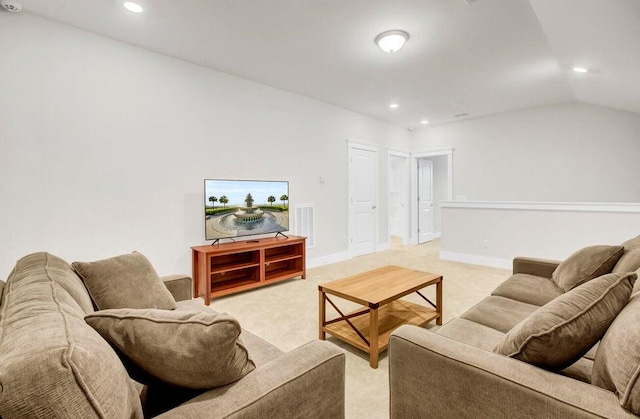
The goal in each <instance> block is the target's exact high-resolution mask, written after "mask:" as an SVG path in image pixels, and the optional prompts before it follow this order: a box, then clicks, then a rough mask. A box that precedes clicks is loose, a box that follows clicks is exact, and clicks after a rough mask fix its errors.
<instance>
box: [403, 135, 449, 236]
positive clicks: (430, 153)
mask: <svg viewBox="0 0 640 419" xmlns="http://www.w3.org/2000/svg"><path fill="white" fill-rule="evenodd" d="M453 151H454V149H453V148H442V149H436V150H426V151H419V152H415V153H411V164H410V168H411V173H410V175H409V179H410V182H411V198H410V200H411V205H410V207H411V228H410V237H409V240H410V243H411V244H418V227H419V223H418V160H419V159H421V158H428V157H437V156H447V196H446V199H445V200H446V201H452V200H453ZM432 181H433V179H432Z"/></svg>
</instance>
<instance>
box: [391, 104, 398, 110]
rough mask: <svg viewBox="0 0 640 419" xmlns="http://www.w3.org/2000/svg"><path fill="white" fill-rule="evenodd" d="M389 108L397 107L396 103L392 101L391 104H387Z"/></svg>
mask: <svg viewBox="0 0 640 419" xmlns="http://www.w3.org/2000/svg"><path fill="white" fill-rule="evenodd" d="M389 107H390V108H392V109H395V108H397V107H398V104H397V103H392V104H391V105H389Z"/></svg>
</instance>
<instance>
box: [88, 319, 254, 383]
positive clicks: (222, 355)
mask: <svg viewBox="0 0 640 419" xmlns="http://www.w3.org/2000/svg"><path fill="white" fill-rule="evenodd" d="M85 321H86V322H87V323H89V324H90V325H91V326H92V327H93V328H94V329H96V330H97V331H98V333H100V334H101V335H102V336H103V337H104V338H105V339H106V340H107V341H109V342H110V343H111V344H112V345H113V346H114V347H116V348H117V349H118V350H120V351H121V352H122V354H124V355H125V356H126V357H127V358H128V360H130V361H131V362H133V364H135V365H136V366H137V367H139V368H140V369H142V370H143V371H145V372H146V373H148V374H150V375H151V376H153V377H155V378H158V379H160V380H162V381H164V382H167V383H170V384H174V385H178V386H182V387H187V388H194V389H207V388H214V387H220V386H223V385H226V384H229V383H232V382H234V381H237V380H239V379H240V378H242V377H243V376H245V375H246V374H247V373H249V372H250V371H252V370H253V369H254V368H255V364H254V363H253V361H252V360H251V359H250V357H249V353H248V351H247V348H246V347H245V346H244V344H243V343H242V340H240V333H241V331H242V329H241V328H240V324H238V321H237V320H236V319H234V318H233V317H231V316H229V315H227V314H224V313H222V314H219V313H213V312H205V311H202V312H186V311H169V310H155V309H146V310H139V309H119V310H104V311H98V312H95V313H92V314H88V315H87V316H85ZM125 365H127V362H125Z"/></svg>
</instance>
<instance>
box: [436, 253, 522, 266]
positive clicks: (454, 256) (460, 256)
mask: <svg viewBox="0 0 640 419" xmlns="http://www.w3.org/2000/svg"><path fill="white" fill-rule="evenodd" d="M440 259H443V260H451V261H454V262H462V263H470V264H472V265H482V266H490V267H492V268H502V269H512V268H513V262H512V261H511V260H509V259H498V258H490V257H486V256H477V255H468V254H466V253H455V252H444V251H440Z"/></svg>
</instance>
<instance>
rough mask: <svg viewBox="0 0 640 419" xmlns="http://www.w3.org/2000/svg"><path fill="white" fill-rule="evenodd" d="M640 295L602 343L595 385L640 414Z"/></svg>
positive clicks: (637, 295)
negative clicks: (610, 392)
mask: <svg viewBox="0 0 640 419" xmlns="http://www.w3.org/2000/svg"><path fill="white" fill-rule="evenodd" d="M638 325H640V294H635V295H634V296H633V297H632V298H631V300H630V301H629V303H628V304H627V306H626V307H625V308H624V309H623V310H622V311H621V312H620V314H618V317H616V319H615V320H614V321H613V323H612V324H611V326H610V327H609V329H608V330H607V333H605V335H604V337H603V338H602V340H601V341H600V345H599V346H598V351H597V352H596V357H595V360H594V365H593V377H592V380H591V383H592V384H594V385H596V386H598V387H602V388H605V389H607V390H610V391H613V392H615V393H616V394H617V395H618V398H619V399H620V404H621V405H622V407H624V408H625V409H627V410H630V411H631V412H633V413H635V414H636V415H640V327H638Z"/></svg>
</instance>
